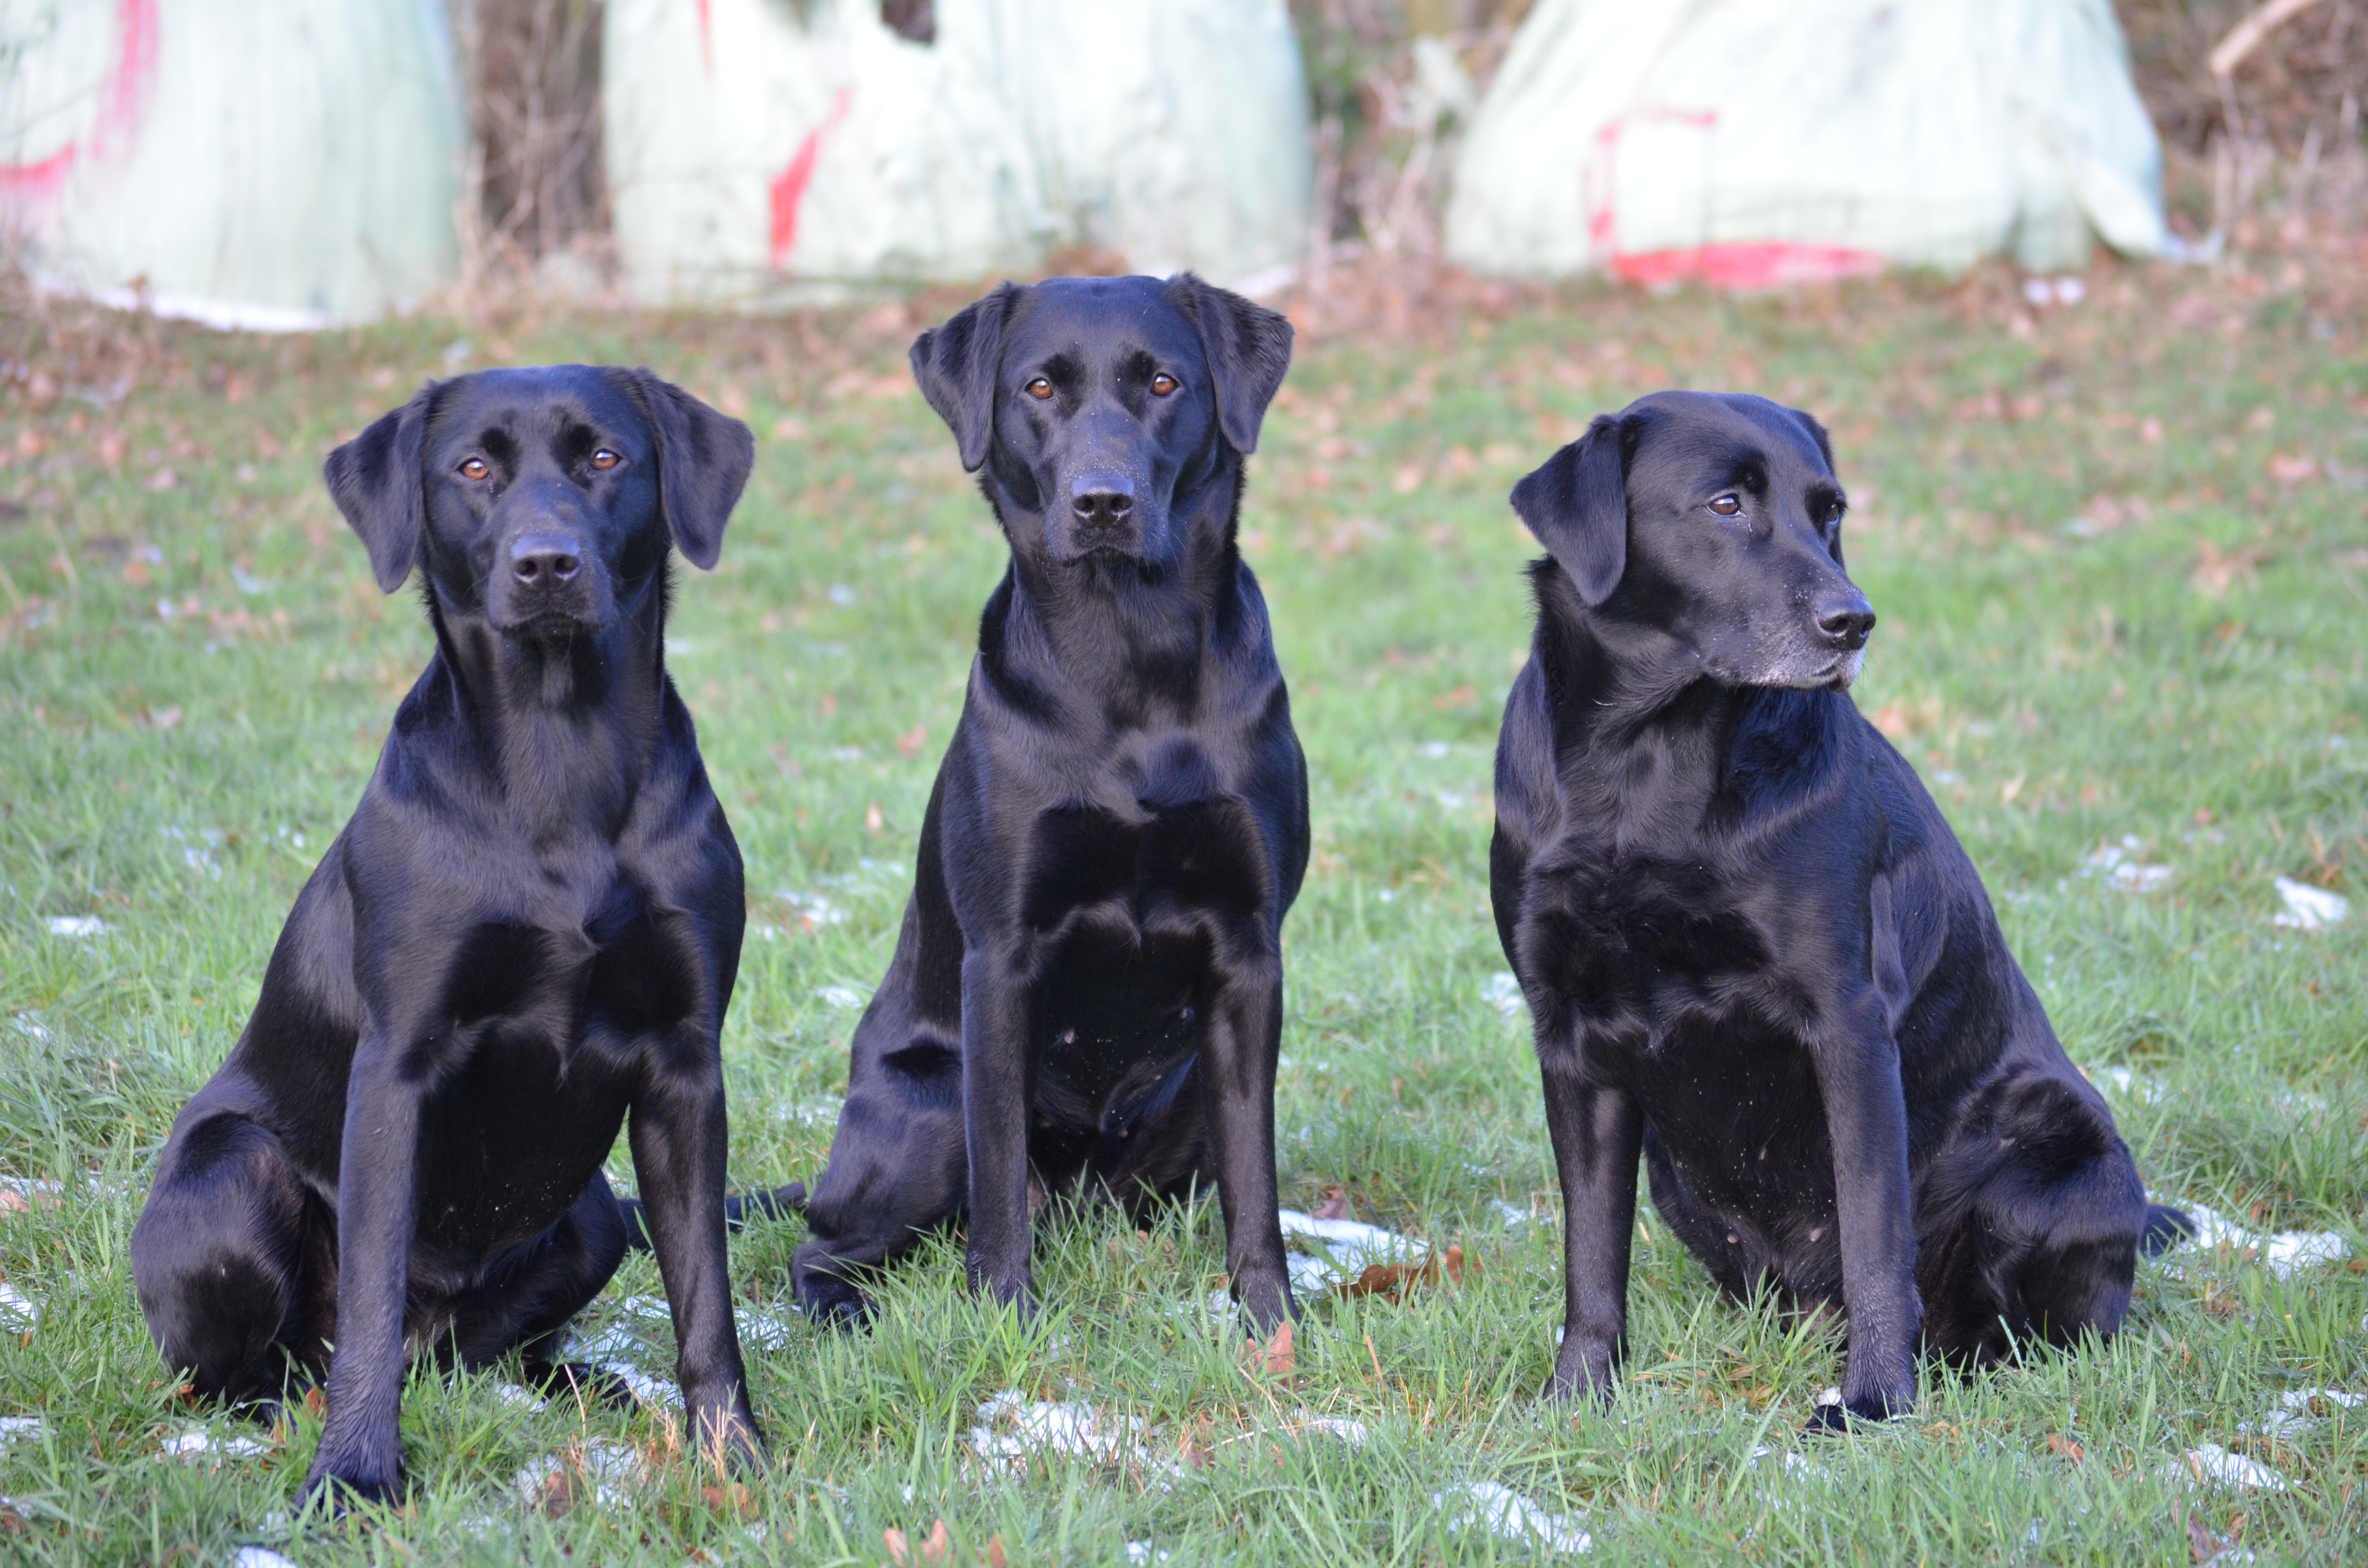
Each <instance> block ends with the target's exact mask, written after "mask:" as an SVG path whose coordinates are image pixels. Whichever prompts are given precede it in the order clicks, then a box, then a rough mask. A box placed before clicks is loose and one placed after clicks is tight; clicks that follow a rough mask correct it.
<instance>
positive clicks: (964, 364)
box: [909, 283, 1019, 473]
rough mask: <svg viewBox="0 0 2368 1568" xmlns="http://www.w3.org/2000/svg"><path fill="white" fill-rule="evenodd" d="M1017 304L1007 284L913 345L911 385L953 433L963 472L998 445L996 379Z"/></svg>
mask: <svg viewBox="0 0 2368 1568" xmlns="http://www.w3.org/2000/svg"><path fill="white" fill-rule="evenodd" d="M1018 300H1019V284H1017V283H1006V284H1004V285H1003V286H1002V287H1001V288H999V289H997V290H996V291H995V292H994V293H992V294H989V295H988V296H987V297H986V298H985V299H984V300H980V301H976V302H975V303H973V304H969V305H965V306H963V307H962V309H961V310H959V311H957V312H954V314H953V315H952V317H951V318H950V319H949V320H948V321H947V322H946V324H944V325H942V326H933V327H931V328H930V329H929V330H928V331H927V332H925V333H923V334H921V335H920V336H918V337H916V338H915V339H913V351H912V353H911V355H910V356H909V358H911V360H912V362H913V380H914V381H917V382H919V383H920V387H921V395H922V396H923V397H925V398H928V400H929V406H930V407H931V408H934V409H936V410H937V411H938V417H939V418H940V419H942V420H944V421H945V422H946V427H947V428H948V429H950V430H951V431H952V432H953V433H954V446H955V448H956V449H958V450H960V451H961V453H962V469H963V472H970V473H975V472H977V471H978V466H979V464H981V463H983V462H985V461H986V449H987V447H988V446H989V445H990V444H991V443H992V442H993V441H994V439H995V378H996V374H997V373H998V372H999V371H1000V370H1001V369H1003V324H1004V323H1005V321H1007V320H1008V319H1009V317H1010V315H1011V307H1012V305H1013V304H1014V303H1015V302H1016V301H1018Z"/></svg>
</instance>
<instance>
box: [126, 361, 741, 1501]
mask: <svg viewBox="0 0 2368 1568" xmlns="http://www.w3.org/2000/svg"><path fill="white" fill-rule="evenodd" d="M754 455H755V445H754V443H753V442H752V441H751V439H750V437H749V435H748V430H747V427H746V426H743V425H741V424H740V423H738V422H737V421H736V420H731V419H726V418H724V417H723V415H720V414H717V413H716V412H715V411H713V410H712V409H710V408H708V407H707V406H706V405H705V404H703V403H700V402H698V401H697V400H695V399H693V398H691V397H689V396H688V395H687V394H685V393H684V392H681V391H679V390H678V389H677V388H675V387H672V386H669V385H667V384H666V383H665V382H663V381H659V380H657V379H656V378H655V377H654V376H652V375H650V374H649V373H648V372H647V371H644V370H624V369H596V368H591V367H586V366H568V367H564V368H560V369H535V370H490V371H485V372H484V373H482V374H478V375H473V376H467V377H463V378H461V379H460V380H457V381H445V382H441V383H437V384H431V385H429V386H427V388H426V389H424V390H423V391H422V392H420V393H419V394H418V395H417V396H416V397H415V398H413V399H412V400H411V401H410V402H409V403H406V404H405V405H404V407H403V408H401V409H400V410H398V411H396V412H394V413H392V414H389V415H386V416H385V417H383V418H381V419H380V420H379V421H377V422H376V423H375V424H373V425H371V426H370V428H369V429H367V430H365V431H363V432H362V434H361V435H360V436H359V437H358V438H356V439H355V440H352V441H350V442H347V444H346V445H344V446H342V447H340V448H338V449H336V451H335V452H332V453H331V454H330V456H329V460H328V464H327V468H326V471H325V474H326V478H327V481H328V485H329V492H330V494H332V495H333V496H335V497H336V503H337V506H338V507H339V509H340V510H342V511H343V512H344V513H345V515H346V518H347V521H348V522H350V523H351V524H352V525H353V527H354V530H355V532H357V533H359V535H360V536H361V538H362V541H363V543H364V544H366V545H367V546H368V547H369V549H370V565H371V567H372V569H373V570H374V571H375V572H376V574H377V576H378V583H379V586H380V587H381V588H382V589H384V590H386V591H387V592H389V593H392V592H393V591H394V590H395V589H396V588H398V587H400V586H401V585H403V583H404V580H405V579H406V578H407V577H408V576H409V575H410V574H411V571H412V567H413V565H414V564H415V563H416V564H417V565H418V566H419V567H420V568H421V575H422V578H423V581H424V585H425V589H426V598H427V615H428V619H429V622H430V624H431V625H432V626H433V627H434V628H435V632H436V653H435V656H434V657H433V658H431V659H430V660H429V661H428V665H427V672H426V673H425V674H423V675H422V676H420V677H419V681H418V684H417V685H416V686H415V687H412V690H411V694H410V695H409V696H408V697H407V698H405V699H404V702H403V705H402V706H401V707H400V708H399V709H398V710H396V712H395V717H394V727H393V731H392V733H390V734H389V735H388V737H387V741H386V747H385V750H384V751H383V752H382V753H381V756H380V758H379V765H378V770H377V772H376V774H375V775H374V776H373V777H372V778H371V779H370V786H369V788H368V789H367V790H364V791H363V794H362V799H361V804H360V806H359V809H358V810H357V811H356V812H355V813H354V816H353V820H352V821H351V822H350V823H348V824H347V826H346V829H345V831H344V832H343V833H341V834H339V835H337V839H336V843H334V844H332V845H331V846H329V851H328V853H327V854H326V855H325V856H324V857H323V858H322V860H321V864H320V866H319V868H318V869H316V870H314V872H313V876H312V879H311V881H308V882H307V883H306V884H305V886H304V891H303V892H302V893H301V894H299V895H298V897H297V900H296V905H295V908H294V909H293V911H291V912H290V915H289V917H288V924H287V926H286V928H285V929H284V930H282V931H281V933H280V937H279V946H278V947H277V949H274V951H273V953H272V956H271V963H270V967H269V969H268V971H266V973H265V975H264V981H263V991H262V994H261V996H260V997H259V998H258V1000H257V1001H256V1008H255V1013H254V1016H253V1017H251V1018H250V1019H249V1020H248V1023H247V1026H246V1029H245V1033H244V1034H242V1035H241V1036H240V1037H239V1041H238V1044H237V1046H236V1047H235V1048H234V1049H233V1051H232V1052H231V1055H230V1059H229V1061H228V1062H225V1063H224V1064H223V1066H222V1070H221V1071H220V1072H218V1073H217V1074H215V1075H214V1076H213V1078H212V1080H211V1082H209V1083H208V1084H207V1085H205V1087H204V1088H202V1089H201V1090H199V1092H198V1094H197V1096H196V1097H195V1098H193V1099H191V1100H190V1101H189V1103H188V1106H187V1107H186V1108H184V1109H183V1110H182V1112H181V1114H180V1116H179V1118H178V1119H176V1121H175V1123H174V1125H173V1133H172V1137H171V1139H170V1141H169V1142H167V1143H166V1144H165V1153H164V1158H163V1164H162V1168H161V1169H160V1170H159V1172H158V1175H157V1179H156V1185H155V1187H154V1190H153V1191H152V1192H151V1193H150V1194H149V1196H148V1203H147V1208H146V1210H144V1211H143V1212H142V1215H141V1217H140V1223H139V1227H138V1229H137V1230H135V1231H134V1232H133V1233H132V1238H131V1267H132V1274H133V1277H134V1278H135V1280H136V1281H137V1283H138V1286H139V1291H140V1304H141V1310H142V1312H144V1313H145V1314H146V1316H147V1320H148V1327H149V1332H150V1333H151V1334H153V1335H154V1336H155V1339H156V1344H157V1346H158V1348H159V1349H160V1350H162V1351H163V1353H164V1357H165V1361H166V1363H167V1364H169V1365H170V1366H172V1367H174V1368H176V1369H186V1372H187V1375H188V1378H189V1379H190V1381H192V1382H193V1383H194V1384H195V1385H196V1389H197V1391H198V1392H199V1393H201V1394H204V1395H207V1396H211V1397H219V1398H222V1399H227V1400H231V1401H233V1402H269V1401H272V1400H275V1399H277V1398H278V1397H279V1394H280V1392H281V1391H282V1389H283V1388H284V1387H285V1386H286V1382H287V1380H288V1379H289V1378H290V1376H291V1375H294V1376H298V1377H309V1378H317V1377H318V1376H319V1375H320V1372H321V1370H322V1369H323V1367H324V1365H325V1367H326V1369H327V1375H328V1397H329V1408H328V1421H327V1427H326V1430H325V1431H324V1433H323V1435H322V1439H321V1445H320V1449H319V1451H318V1452H317V1454H316V1455H315V1456H314V1458H313V1466H312V1471H311V1473H310V1474H309V1475H308V1476H307V1478H306V1480H305V1491H306V1494H308V1495H309V1494H312V1493H313V1492H314V1491H316V1490H318V1489H320V1488H321V1487H323V1486H324V1485H328V1484H331V1483H335V1484H336V1486H337V1487H338V1488H340V1489H343V1490H344V1491H346V1492H348V1493H350V1494H353V1495H355V1496H359V1497H360V1498H363V1499H366V1500H384V1499H386V1498H388V1497H390V1496H391V1495H393V1494H394V1493H395V1492H396V1490H397V1489H398V1487H399V1484H400V1481H401V1472H402V1468H403V1449H402V1445H401V1443H400V1441H399V1440H398V1437H397V1434H396V1416H397V1407H398V1403H399V1401H400V1398H401V1395H402V1390H403V1379H404V1368H405V1365H406V1363H407V1361H408V1360H409V1358H410V1357H411V1356H412V1355H413V1354H415V1353H417V1354H424V1355H429V1356H432V1357H434V1358H436V1359H437V1360H438V1362H439V1363H441V1364H444V1365H447V1366H450V1365H451V1364H454V1363H458V1364H459V1365H461V1366H464V1367H478V1366H482V1365H484V1364H485V1363H486V1362H488V1361H491V1360H493V1359H494V1358H497V1357H500V1356H502V1355H504V1354H505V1353H507V1352H509V1351H512V1350H517V1351H518V1352H520V1353H521V1355H522V1357H523V1358H524V1360H525V1363H526V1367H527V1370H528V1373H529V1376H531V1377H536V1378H539V1379H541V1380H543V1381H552V1380H553V1379H555V1378H558V1377H561V1376H563V1375H567V1374H570V1373H572V1372H575V1371H577V1370H579V1369H568V1368H565V1367H563V1366H561V1365H560V1364H559V1363H557V1361H556V1360H555V1355H556V1351H557V1346H558V1345H559V1342H560V1339H561V1335H562V1331H563V1329H564V1326H565V1324H566V1323H567V1321H568V1319H569V1318H570V1317H571V1316H573V1315H574V1314H575V1312H576V1311H577V1309H579V1308H581V1307H582V1306H583V1305H584V1304H585V1303H586V1302H587V1301H590V1300H591V1299H592V1298H593V1297H594V1296H595V1295H596V1294H598V1292H599V1290H600V1288H601V1286H602V1285H603V1284H605V1283H606V1282H607V1281H608V1278H609V1275H610V1274H611V1273H612V1272H613V1271H614V1270H615V1268H616V1267H617V1262H618V1259H619V1258H620V1256H622V1254H623V1252H624V1250H625V1248H626V1246H627V1244H628V1242H629V1239H630V1236H631V1235H632V1234H634V1233H640V1232H641V1231H642V1228H643V1222H644V1219H646V1227H647V1233H648V1234H649V1235H651V1236H652V1237H653V1238H654V1240H655V1250H656V1253H657V1259H658V1266H659V1268H660V1270H661V1272H662V1273H663V1275H664V1277H665V1280H666V1296H667V1299H668V1301H670V1302H671V1303H672V1305H673V1310H674V1320H675V1331H676V1339H677V1345H678V1346H679V1349H680V1355H681V1359H680V1366H679V1372H680V1377H681V1381H682V1392H683V1398H684V1401H685V1403H686V1404H687V1406H688V1407H689V1414H690V1416H691V1421H692V1427H693V1434H694V1436H695V1437H696V1439H697V1441H698V1442H699V1443H700V1446H701V1447H702V1448H703V1449H706V1450H707V1451H709V1452H711V1453H717V1452H723V1451H729V1452H730V1453H732V1454H733V1455H734V1457H746V1456H748V1455H751V1454H753V1453H754V1452H755V1446H756V1443H757V1423H756V1418H755V1416H754V1415H752V1414H751V1413H750V1410H749V1407H748V1395H747V1390H746V1378H745V1376H744V1373H743V1371H742V1367H741V1360H740V1345H739V1339H738V1336H737V1335H736V1333H735V1331H734V1326H733V1321H732V1303H731V1294H730V1286H729V1281H728V1280H727V1278H726V1277H725V1272H724V1224H725V1208H724V1198H723V1156H724V1108H723V1071H722V1062H721V1059H720V1057H719V1056H718V1053H717V1043H716V1037H717V1031H718V1029H719V1028H721V1027H722V1025H723V1012H724V1006H725V1005H726V1003H727V1002H729V1000H730V999H731V995H732V983H733V978H734V973H735V972H736V971H737V969H738V966H739V958H740V935H741V926H742V922H743V903H742V893H741V873H740V853H739V850H738V848H737V846H735V845H734V842H733V838H732V830H731V828H730V827H729V826H727V825H726V824H725V823H724V820H723V807H722V806H721V805H720V804H719V803H718V802H717V801H716V798H715V793H714V791H713V790H712V789H710V788H709V785H708V781H707V774H706V770H705V767H703V765H702V764H701V763H700V756H699V744H698V741H697V739H696V737H695V736H694V735H693V734H692V733H691V723H690V714H689V712H688V711H687V710H685V709H684V707H683V705H682V700H681V699H680V698H678V697H677V695H676V694H675V688H674V684H673V682H672V681H671V680H670V679H669V678H668V677H667V676H666V660H665V627H666V597H667V594H668V574H669V554H668V547H669V540H671V543H672V545H673V546H674V547H676V548H678V549H680V550H681V551H682V553H683V554H685V555H686V556H688V557H689V558H690V560H691V561H692V562H693V563H695V564H696V565H698V566H700V567H701V568H705V567H711V566H712V565H714V563H715V560H716V556H717V553H718V551H720V550H721V549H722V547H723V528H724V523H725V520H726V519H727V518H728V517H730V515H731V512H732V508H733V506H734V503H735V502H736V501H737V500H738V499H739V495H740V491H741V487H742V485H743V484H744V483H746V481H747V477H748V472H749V467H750V464H751V462H752V461H753V460H754ZM628 1111H630V1112H631V1113H632V1150H633V1165H634V1169H635V1171H636V1172H637V1173H638V1176H639V1178H640V1182H641V1189H642V1192H643V1199H644V1201H645V1202H646V1205H647V1209H646V1215H645V1216H644V1214H643V1212H640V1211H638V1210H636V1209H635V1208H634V1207H631V1206H624V1205H620V1203H619V1201H618V1199H616V1198H615V1197H614V1196H612V1195H611V1193H610V1190H609V1183H608V1180H607V1178H606V1177H605V1176H603V1175H602V1173H601V1162H602V1160H603V1159H604V1158H605V1157H606V1156H607V1154H608V1153H609V1147H610V1145H611V1144H612V1143H613V1142H615V1141H616V1136H617V1131H618V1128H619V1125H620V1123H621V1122H622V1121H623V1120H624V1119H625V1117H626V1113H627V1112H628ZM331 1343H334V1344H335V1346H336V1350H335V1354H334V1355H332V1354H331V1353H330V1349H329V1346H330V1344H331ZM337 1501H339V1502H340V1503H342V1502H343V1501H344V1499H343V1498H342V1497H340V1498H338V1499H337Z"/></svg>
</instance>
